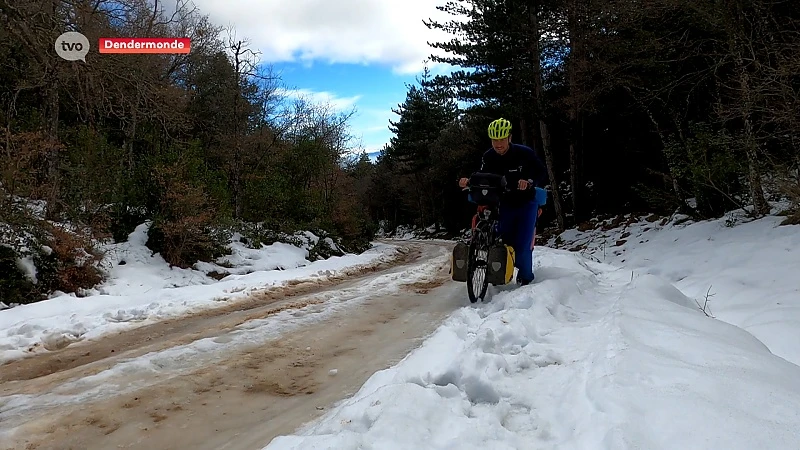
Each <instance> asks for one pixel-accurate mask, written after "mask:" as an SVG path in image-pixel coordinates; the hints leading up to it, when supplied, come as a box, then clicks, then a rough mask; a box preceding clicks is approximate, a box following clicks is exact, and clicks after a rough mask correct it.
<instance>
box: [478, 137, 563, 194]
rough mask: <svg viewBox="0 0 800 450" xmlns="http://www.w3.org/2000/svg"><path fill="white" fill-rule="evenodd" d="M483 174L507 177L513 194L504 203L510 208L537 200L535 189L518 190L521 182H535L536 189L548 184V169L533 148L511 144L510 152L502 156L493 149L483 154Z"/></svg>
mask: <svg viewBox="0 0 800 450" xmlns="http://www.w3.org/2000/svg"><path fill="white" fill-rule="evenodd" d="M480 171H481V172H487V173H494V174H498V175H505V176H506V180H507V181H508V183H509V188H512V191H511V192H508V193H506V194H505V196H504V197H503V203H504V204H506V205H508V206H521V205H523V204H525V203H528V202H531V201H533V200H534V199H535V198H536V191H535V190H534V189H526V190H524V191H520V190H518V189H516V185H517V182H518V181H519V180H533V183H534V185H535V186H536V187H544V186H545V185H546V184H547V180H548V178H549V177H548V174H547V167H546V166H545V165H544V163H543V162H542V160H541V159H539V157H538V156H536V152H534V151H533V149H532V148H530V147H528V146H525V145H520V144H511V145H510V146H509V148H508V151H507V152H506V153H505V154H503V155H500V154H499V153H497V152H496V151H495V150H494V149H493V148H491V149H489V150H487V151H486V153H484V154H483V162H482V164H481V170H480Z"/></svg>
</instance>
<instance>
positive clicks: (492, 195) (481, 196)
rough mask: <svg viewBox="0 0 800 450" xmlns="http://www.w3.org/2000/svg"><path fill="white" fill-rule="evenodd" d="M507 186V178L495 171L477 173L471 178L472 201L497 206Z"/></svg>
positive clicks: (470, 192)
mask: <svg viewBox="0 0 800 450" xmlns="http://www.w3.org/2000/svg"><path fill="white" fill-rule="evenodd" d="M505 188H506V179H505V177H503V176H502V175H496V174H493V173H480V172H479V173H475V174H473V175H472V176H471V177H470V179H469V197H470V201H472V202H474V203H477V204H478V205H480V206H495V205H497V204H498V203H500V197H501V196H502V195H503V191H505Z"/></svg>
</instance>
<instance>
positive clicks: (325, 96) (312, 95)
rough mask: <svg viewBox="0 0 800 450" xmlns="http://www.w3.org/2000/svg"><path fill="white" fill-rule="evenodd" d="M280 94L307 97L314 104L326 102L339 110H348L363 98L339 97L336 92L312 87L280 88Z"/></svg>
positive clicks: (298, 97) (357, 96) (294, 97)
mask: <svg viewBox="0 0 800 450" xmlns="http://www.w3.org/2000/svg"><path fill="white" fill-rule="evenodd" d="M276 93H277V94H278V95H282V96H285V97H287V98H290V99H300V98H303V99H306V100H308V101H309V102H311V103H313V104H326V105H330V106H331V107H333V108H334V109H337V110H340V111H341V110H347V109H350V108H351V107H352V106H354V105H355V104H356V102H358V100H359V99H361V96H360V95H354V96H352V97H339V96H337V95H336V94H333V93H331V92H325V91H312V90H311V89H278V90H277V92H276Z"/></svg>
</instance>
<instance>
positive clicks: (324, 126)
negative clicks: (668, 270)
mask: <svg viewBox="0 0 800 450" xmlns="http://www.w3.org/2000/svg"><path fill="white" fill-rule="evenodd" d="M441 9H442V10H444V11H446V12H448V13H450V14H451V16H452V21H447V22H444V23H438V22H433V21H426V23H427V25H428V26H429V27H431V28H435V29H441V30H445V31H446V32H448V33H449V34H450V35H451V36H452V40H451V41H448V42H442V43H431V47H432V53H433V49H434V48H438V49H442V50H445V51H446V52H447V55H448V56H445V57H442V56H431V62H432V63H446V64H449V65H451V66H453V67H455V70H453V71H449V72H446V73H443V74H442V73H441V72H436V73H437V74H436V75H434V70H435V69H433V68H432V70H431V71H429V70H426V71H425V72H424V73H423V74H422V75H421V76H420V77H419V79H418V80H417V83H416V84H414V85H410V86H408V91H407V96H406V99H405V101H404V102H403V103H402V104H400V105H398V107H397V109H396V110H395V112H396V113H397V115H396V116H397V117H396V118H395V119H394V120H392V121H391V122H390V123H388V124H387V126H389V127H390V129H391V130H392V132H393V137H392V139H391V142H389V143H388V144H387V145H386V146H385V147H384V148H383V149H382V150H381V152H380V156H379V157H378V161H377V162H376V163H372V162H370V160H369V158H368V157H367V156H366V154H364V153H363V152H362V153H361V154H360V156H359V157H352V156H348V155H352V154H354V152H356V153H355V154H358V153H357V152H358V150H359V143H358V141H357V140H356V139H354V138H353V136H355V135H356V134H357V133H358V130H354V129H352V127H351V124H350V117H351V116H352V113H353V112H354V111H345V112H342V111H340V110H337V109H335V108H333V107H332V106H331V105H328V104H324V103H322V104H320V103H315V102H313V101H311V100H310V99H308V98H302V97H298V96H294V95H290V94H291V91H290V90H288V89H287V87H286V86H284V83H283V80H281V78H280V76H279V75H278V74H275V73H273V72H272V71H271V69H270V67H269V66H264V65H259V64H258V54H257V53H256V52H255V51H254V49H253V48H251V47H250V45H249V44H248V42H247V40H246V39H244V38H245V37H237V36H236V33H235V32H234V31H233V30H226V29H223V28H221V27H219V26H217V25H215V24H214V23H212V21H211V20H210V19H209V18H208V17H206V16H204V15H203V14H202V11H197V10H196V9H192V8H190V7H189V4H188V3H187V2H179V4H178V7H177V10H176V11H175V12H174V13H170V14H167V13H165V12H164V11H163V8H162V5H161V4H160V2H158V1H156V0H114V1H111V0H28V1H26V2H17V1H14V0H0V148H2V152H1V153H0V158H1V159H2V169H1V170H2V172H0V244H3V245H0V272H2V273H3V276H0V283H3V286H2V288H1V289H0V296H2V298H0V300H3V301H6V300H7V299H9V298H11V297H13V298H15V299H17V300H12V301H19V299H31V300H29V301H33V300H32V299H34V298H39V297H40V296H41V295H43V294H46V293H48V292H52V291H53V290H56V289H58V290H62V291H66V292H74V291H76V290H79V289H80V288H84V287H89V286H92V285H93V284H94V283H96V282H97V281H98V280H99V277H100V273H99V272H98V271H97V270H96V269H95V268H94V267H95V264H94V263H95V262H96V261H98V260H99V259H100V258H101V255H100V253H99V252H98V251H97V250H96V249H97V246H96V245H94V244H95V243H96V242H98V240H99V239H113V240H117V241H119V240H123V239H125V238H126V237H127V235H128V234H129V233H130V232H132V231H133V229H134V228H135V227H136V226H137V225H139V224H141V223H143V222H145V221H150V222H151V226H150V227H149V231H148V242H147V245H148V247H149V248H151V249H152V250H153V251H156V252H160V253H161V254H162V255H163V256H164V258H165V259H166V260H167V261H168V262H170V263H171V264H175V265H179V266H183V267H187V266H190V265H191V264H193V263H194V262H196V261H198V260H209V259H212V258H214V257H215V256H218V255H219V254H221V252H223V251H224V244H225V243H226V242H227V240H228V238H229V236H230V235H231V233H233V232H239V233H241V234H243V235H245V236H247V237H248V238H249V242H251V243H252V244H253V245H257V244H259V243H261V242H265V243H269V242H272V241H274V240H275V239H279V235H278V233H291V232H293V231H296V230H311V231H315V232H317V233H318V234H330V235H332V236H335V237H337V239H338V240H339V242H341V244H342V247H343V248H344V250H346V251H360V250H362V249H364V248H366V247H367V246H368V243H369V241H370V240H371V239H372V238H373V237H374V235H375V232H376V231H377V230H378V229H379V227H383V228H384V229H393V228H394V227H396V226H399V225H414V226H424V227H427V226H430V225H436V226H437V227H438V228H440V229H444V230H447V231H449V232H451V233H457V232H459V230H461V229H463V228H464V227H465V224H467V223H468V220H469V217H470V215H471V213H472V212H473V211H474V209H473V208H472V207H471V206H470V205H469V204H468V203H467V202H466V199H465V195H464V194H463V193H462V192H461V191H460V190H459V189H458V188H457V185H456V179H457V178H458V177H459V176H462V175H466V174H469V173H470V172H471V171H474V170H476V169H477V168H478V166H479V163H480V156H481V154H482V153H483V151H485V149H487V148H489V145H490V143H489V141H488V138H487V137H486V126H487V125H488V123H489V122H490V121H491V120H493V119H495V118H497V117H500V116H502V117H506V118H508V119H510V120H512V122H513V124H514V132H513V140H514V141H515V142H519V143H523V144H526V145H529V146H531V147H533V148H535V149H536V151H537V152H538V153H539V155H540V156H541V158H542V159H543V160H544V161H545V162H546V163H547V166H548V170H549V177H550V184H549V192H550V201H549V203H548V206H547V210H546V213H545V215H544V216H543V217H542V221H543V224H544V225H545V226H553V227H555V228H557V229H565V228H568V227H571V226H575V225H577V224H580V223H582V222H584V221H586V220H588V219H589V218H591V217H593V216H596V215H600V214H618V213H625V212H633V211H645V210H647V211H653V212H666V213H669V212H673V211H675V210H681V211H682V212H684V213H686V214H689V215H692V216H695V217H698V218H704V217H716V216H719V215H721V214H722V213H723V212H724V211H727V210H730V209H734V208H743V209H746V210H747V211H749V212H750V213H751V214H752V215H754V216H758V215H763V214H765V213H766V212H768V209H769V205H768V203H767V202H768V201H769V200H772V199H773V198H771V197H775V198H778V197H780V196H782V197H788V198H792V199H794V201H795V209H794V212H790V214H795V220H797V214H798V213H797V209H796V208H797V201H798V199H799V198H800V181H798V164H800V156H799V155H798V139H800V35H798V31H800V30H798V23H800V10H799V9H797V8H796V7H794V6H793V3H792V2H791V1H777V0H770V1H766V0H765V1H756V0H753V1H749V0H724V1H719V0H637V1H630V0H555V1H548V2H544V1H539V0H505V1H503V0H456V1H451V2H449V3H447V5H446V6H443V7H441ZM64 31H79V32H81V33H83V34H84V35H86V36H87V37H88V39H89V41H90V42H97V40H98V38H99V37H115V36H119V37H136V36H142V37H144V36H147V37H175V36H180V37H189V38H190V39H191V42H192V50H191V52H190V53H189V54H187V55H130V54H128V55H113V54H104V55H99V54H98V53H97V50H96V49H93V50H92V51H91V52H90V53H89V55H87V58H86V63H83V62H70V61H65V60H62V59H60V58H59V57H58V56H57V55H56V53H55V50H54V42H55V40H56V38H57V37H58V36H59V35H60V34H61V33H63V32H64ZM437 54H438V53H437ZM434 67H435V66H434ZM32 206H38V208H36V207H32ZM64 224H69V225H68V226H65V225H64ZM319 251H320V252H322V253H324V252H325V250H323V249H320V250H319ZM20 258H30V259H31V260H32V261H34V262H35V263H36V265H37V269H38V271H39V276H38V280H37V283H36V284H35V285H34V284H32V283H30V280H28V279H27V278H26V277H25V275H24V273H22V271H21V270H20V269H19V268H18V266H17V261H19V259H20ZM4 299H6V300H4Z"/></svg>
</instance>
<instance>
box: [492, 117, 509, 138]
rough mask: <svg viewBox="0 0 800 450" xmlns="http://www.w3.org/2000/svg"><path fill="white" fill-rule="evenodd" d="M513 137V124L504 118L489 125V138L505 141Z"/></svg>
mask: <svg viewBox="0 0 800 450" xmlns="http://www.w3.org/2000/svg"><path fill="white" fill-rule="evenodd" d="M509 136H511V122H509V121H508V120H506V119H503V118H502V117H501V118H499V119H497V120H495V121H494V122H492V123H490V124H489V137H490V138H492V139H505V138H507V137H509Z"/></svg>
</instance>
